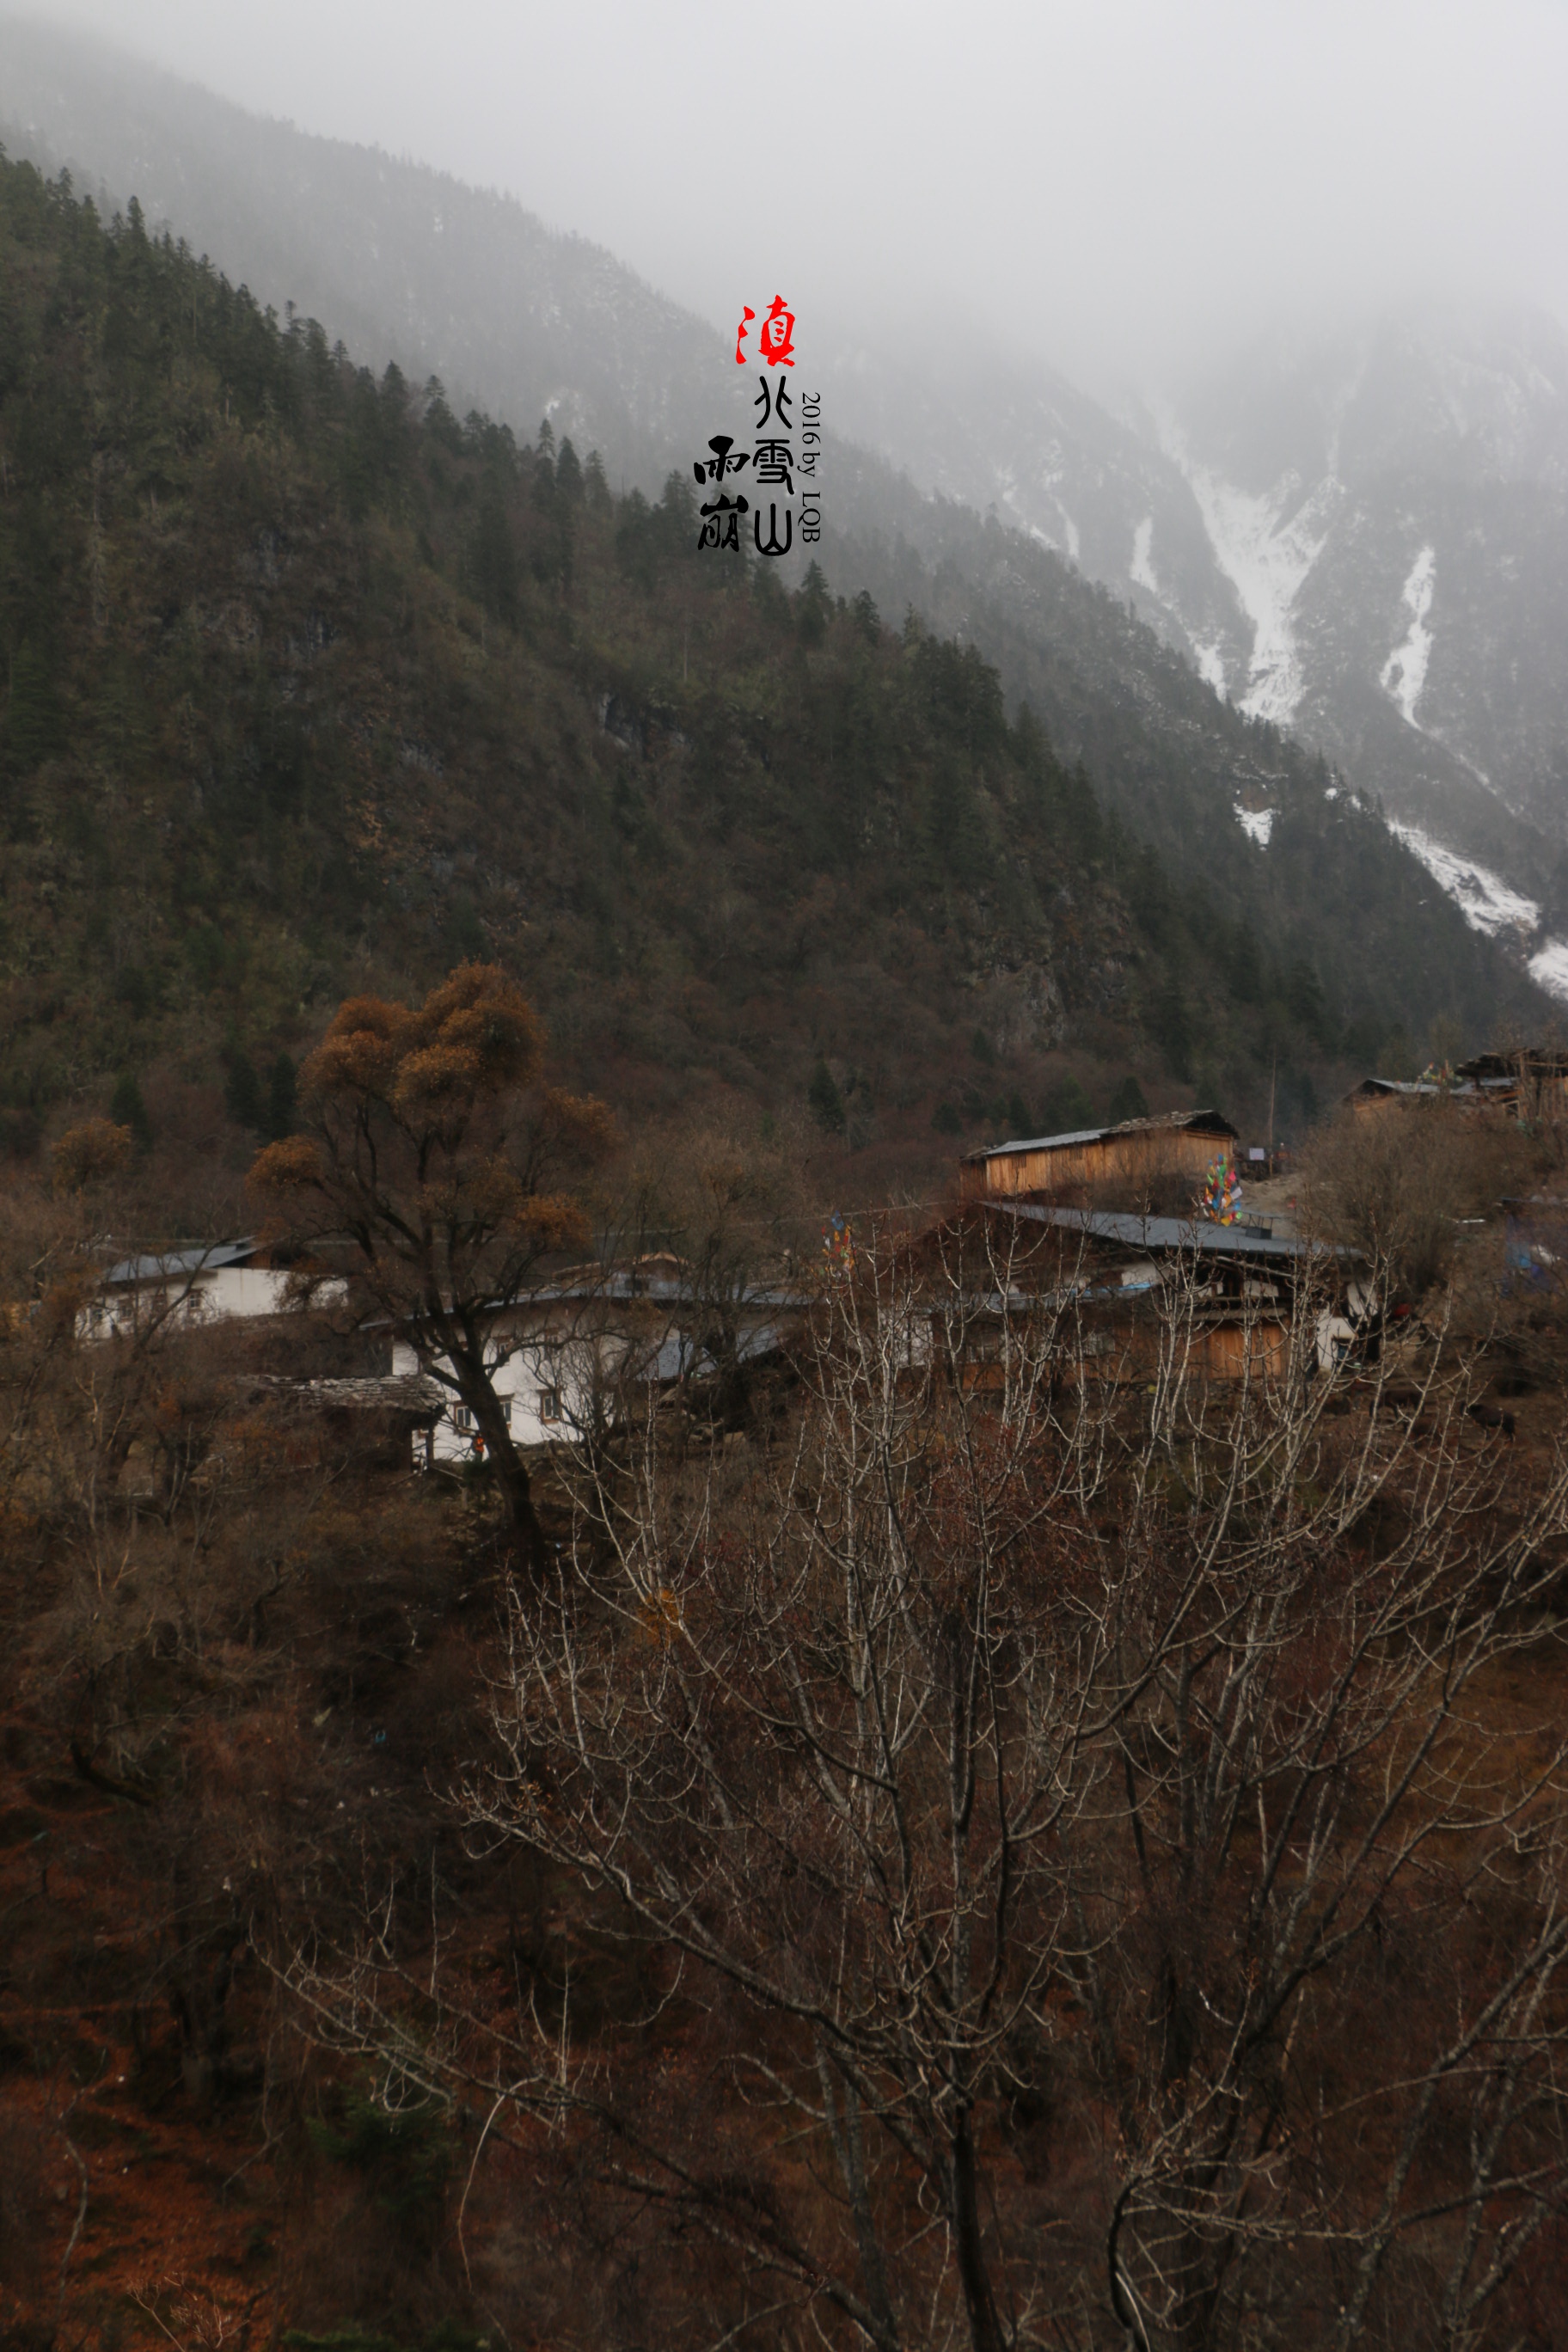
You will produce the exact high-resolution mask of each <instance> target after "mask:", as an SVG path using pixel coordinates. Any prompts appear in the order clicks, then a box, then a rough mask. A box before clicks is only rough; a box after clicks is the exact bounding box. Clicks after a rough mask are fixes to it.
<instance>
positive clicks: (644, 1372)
mask: <svg viewBox="0 0 1568 2352" xmlns="http://www.w3.org/2000/svg"><path fill="white" fill-rule="evenodd" d="M675 1263H676V1262H675V1261H674V1260H672V1259H669V1258H664V1257H660V1258H658V1259H657V1260H654V1261H651V1262H650V1261H643V1262H642V1263H641V1264H639V1265H634V1266H631V1267H629V1268H626V1269H622V1270H618V1271H616V1272H614V1273H605V1274H602V1275H601V1274H595V1275H592V1276H584V1277H582V1278H574V1277H572V1276H568V1277H566V1278H565V1279H563V1281H562V1282H560V1283H558V1284H554V1285H551V1286H546V1287H544V1288H542V1289H540V1290H537V1291H531V1292H530V1293H529V1295H528V1296H527V1297H524V1298H520V1299H518V1300H516V1301H515V1302H513V1303H512V1304H511V1305H510V1306H507V1307H496V1308H495V1309H494V1310H493V1312H492V1317H491V1320H490V1326H489V1335H488V1357H489V1366H490V1377H491V1381H492V1383H493V1385H494V1388H495V1391H496V1394H497V1396H498V1397H500V1399H501V1400H502V1401H503V1402H505V1404H506V1406H507V1417H508V1421H509V1423H510V1430H511V1435H512V1441H513V1443H514V1444H518V1445H523V1446H541V1445H559V1444H566V1443H569V1442H570V1441H571V1440H572V1439H573V1438H574V1437H575V1436H576V1435H577V1434H578V1433H579V1432H580V1431H582V1430H584V1429H585V1428H587V1427H588V1426H590V1425H591V1423H593V1422H594V1420H595V1418H596V1417H598V1416H599V1415H600V1414H603V1413H608V1414H610V1415H612V1416H613V1415H614V1414H615V1413H616V1412H617V1411H619V1410H621V1409H622V1405H623V1400H624V1398H625V1395H626V1391H627V1389H628V1387H640V1388H642V1389H643V1390H644V1391H645V1392H646V1391H647V1389H648V1388H650V1387H654V1386H658V1387H668V1386H669V1385H670V1384H671V1383H673V1382H674V1381H679V1380H681V1379H687V1378H692V1377H697V1378H700V1377H702V1376H703V1374H704V1373H707V1372H711V1371H712V1370H713V1365H712V1362H711V1360H710V1358H709V1356H708V1355H707V1353H706V1350H705V1349H704V1347H703V1342H702V1337H701V1328H702V1326H703V1325H704V1324H705V1323H707V1322H708V1321H710V1313H708V1312H705V1310H704V1302H703V1300H702V1299H701V1297H700V1296H699V1295H698V1294H697V1293H696V1292H694V1291H693V1289H692V1288H691V1286H690V1285H689V1282H688V1281H687V1280H686V1278H685V1276H683V1275H682V1274H681V1273H679V1272H678V1271H673V1270H671V1269H673V1268H674V1266H675ZM806 1303H807V1302H806V1301H805V1299H804V1298H799V1297H795V1296H794V1295H793V1294H789V1293H785V1292H783V1291H773V1290H756V1291H749V1292H747V1293H746V1294H745V1295H744V1297H742V1300H741V1302H740V1304H739V1307H738V1309H732V1310H731V1311H732V1312H734V1313H735V1314H736V1319H737V1321H738V1323H739V1327H740V1338H739V1347H738V1353H739V1354H740V1356H741V1358H742V1361H745V1362H758V1361H760V1360H762V1359H763V1357H764V1356H768V1355H772V1354H773V1353H774V1352H775V1351H776V1350H777V1349H778V1348H779V1347H780V1345H781V1344H782V1340H783V1336H784V1333H783V1318H786V1317H787V1316H788V1315H789V1314H790V1312H791V1310H798V1309H799V1308H802V1307H805V1305H806ZM444 1369H445V1366H444V1364H442V1363H440V1362H437V1364H436V1365H434V1366H432V1367H431V1370H434V1371H435V1372H436V1373H437V1377H438V1376H439V1374H440V1372H441V1371H442V1370H444ZM392 1370H393V1373H394V1376H395V1377H403V1378H407V1377H409V1376H412V1375H413V1374H415V1373H416V1372H418V1371H420V1370H422V1366H421V1362H420V1358H419V1354H418V1351H417V1350H416V1349H415V1348H414V1347H413V1346H412V1344H411V1343H410V1342H409V1341H408V1340H407V1339H401V1338H398V1339H394V1341H393V1347H392ZM447 1400H448V1401H447V1406H446V1409H445V1411H444V1412H442V1414H441V1416H440V1419H439V1420H438V1421H437V1423H436V1425H435V1427H434V1429H433V1430H432V1432H431V1433H430V1438H429V1443H428V1447H427V1450H426V1460H427V1461H429V1462H432V1463H437V1462H451V1463H458V1462H462V1461H465V1460H468V1459H469V1458H470V1457H471V1456H472V1455H473V1454H475V1452H476V1450H477V1449H476V1445H475V1439H476V1437H477V1435H478V1431H477V1430H476V1428H475V1425H474V1421H473V1416H472V1415H471V1413H469V1412H468V1410H467V1408H466V1407H465V1406H463V1405H461V1404H459V1403H458V1401H457V1399H456V1398H455V1397H453V1396H452V1395H451V1393H450V1391H447Z"/></svg>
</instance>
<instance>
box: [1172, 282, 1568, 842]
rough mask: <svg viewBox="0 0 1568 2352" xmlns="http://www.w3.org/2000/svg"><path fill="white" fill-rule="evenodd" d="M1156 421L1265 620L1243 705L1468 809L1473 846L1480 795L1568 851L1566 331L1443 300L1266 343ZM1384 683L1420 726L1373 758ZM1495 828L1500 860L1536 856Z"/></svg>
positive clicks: (1437, 810) (1405, 728) (1407, 788)
mask: <svg viewBox="0 0 1568 2352" xmlns="http://www.w3.org/2000/svg"><path fill="white" fill-rule="evenodd" d="M1150 430H1151V437H1152V438H1154V439H1157V441H1158V443H1159V445H1160V446H1161V447H1162V448H1163V450H1164V451H1165V452H1166V453H1167V454H1168V455H1169V456H1171V457H1173V459H1174V460H1175V462H1176V463H1177V464H1178V465H1179V466H1180V467H1181V468H1182V471H1183V473H1184V476H1185V477H1186V478H1187V479H1188V480H1189V481H1190V482H1191V484H1192V486H1193V488H1194V495H1195V496H1196V497H1197V498H1198V499H1199V503H1200V506H1201V507H1202V509H1203V512H1204V516H1205V522H1206V523H1207V525H1208V528H1209V536H1210V541H1211V543H1212V545H1213V547H1214V549H1215V555H1216V557H1217V559H1218V561H1219V562H1220V564H1221V566H1222V568H1223V569H1224V571H1225V572H1226V576H1227V577H1228V578H1229V579H1230V580H1231V581H1232V583H1234V585H1235V586H1236V588H1237V593H1238V595H1239V596H1240V597H1241V599H1242V601H1243V603H1244V604H1245V605H1246V607H1247V613H1248V616H1249V618H1250V619H1251V620H1252V622H1253V624H1254V629H1253V639H1252V644H1251V646H1250V647H1249V648H1248V650H1247V656H1246V658H1245V660H1244V661H1242V662H1240V663H1237V664H1236V665H1234V666H1232V667H1227V671H1226V688H1227V690H1228V691H1230V692H1231V693H1232V694H1233V695H1235V697H1236V698H1237V701H1238V702H1239V703H1240V704H1241V706H1242V707H1243V708H1244V709H1252V710H1257V711H1259V712H1262V713H1264V714H1266V715H1267V716H1268V717H1269V718H1272V719H1277V720H1279V722H1281V723H1284V724H1289V725H1291V726H1293V727H1296V728H1298V729H1300V730H1302V731H1304V732H1306V733H1307V734H1308V735H1309V736H1310V737H1313V738H1315V739H1316V740H1320V741H1321V742H1323V743H1324V744H1325V745H1326V746H1327V747H1328V748H1329V749H1330V750H1331V751H1332V752H1334V753H1335V754H1336V755H1338V756H1339V757H1341V758H1343V759H1345V760H1347V761H1355V762H1357V763H1358V764H1359V765H1360V766H1361V767H1362V769H1363V782H1367V783H1369V784H1373V785H1374V786H1375V787H1376V788H1377V789H1379V790H1380V791H1382V792H1383V793H1384V797H1385V798H1386V799H1387V800H1388V801H1389V802H1390V804H1391V805H1394V806H1398V807H1401V808H1402V809H1403V810H1404V811H1405V813H1406V814H1408V815H1409V816H1410V817H1411V818H1412V819H1413V820H1414V819H1415V818H1423V819H1426V820H1429V821H1431V822H1436V823H1440V824H1444V825H1447V826H1452V825H1453V824H1456V823H1458V824H1459V825H1460V827H1461V829H1462V830H1465V831H1467V833H1468V835H1469V836H1470V837H1468V838H1467V839H1466V840H1465V841H1464V842H1462V843H1461V844H1460V845H1461V846H1462V847H1466V848H1474V847H1479V846H1480V845H1481V842H1480V837H1479V836H1480V835H1481V834H1484V832H1485V830H1486V828H1487V826H1488V824H1489V823H1490V821H1491V820H1490V818H1489V813H1488V811H1487V809H1486V805H1485V803H1487V802H1488V801H1491V802H1495V803H1500V804H1501V806H1502V808H1503V809H1504V810H1506V811H1509V812H1510V813H1511V814H1512V815H1513V816H1514V817H1516V818H1519V819H1522V820H1523V821H1524V822H1525V824H1527V825H1528V826H1531V827H1533V828H1539V829H1540V831H1541V832H1542V833H1544V834H1546V835H1548V836H1549V837H1551V838H1554V839H1555V840H1556V841H1558V842H1559V843H1560V844H1563V845H1568V627H1565V622H1568V336H1564V334H1563V332H1562V331H1561V330H1560V329H1559V328H1558V327H1557V326H1556V325H1555V324H1554V322H1553V321H1552V320H1549V319H1546V318H1544V317H1542V316H1541V315H1539V314H1535V313H1531V312H1519V311H1512V312H1498V313H1494V314H1491V315H1485V314H1482V313H1479V312H1470V313H1460V312H1456V311H1430V312H1427V313H1425V314H1423V315H1421V316H1419V317H1406V318H1385V319H1382V320H1376V321H1373V322H1372V323H1369V324H1367V325H1365V326H1363V328H1361V329H1360V330H1358V331H1355V332H1353V333H1345V334H1342V335H1338V336H1328V337H1323V338H1321V339H1318V340H1316V341H1309V340H1297V341H1288V340H1285V339H1282V338H1273V339H1270V340H1269V341H1267V342H1265V343H1263V344H1260V345H1259V346H1258V347H1257V348H1256V349H1255V350H1254V351H1253V352H1250V353H1249V354H1247V355H1246V356H1245V357H1243V358H1242V359H1240V360H1237V361H1234V362H1231V363H1230V364H1229V365H1228V366H1227V367H1226V369H1225V370H1224V371H1223V372H1222V373H1217V374H1216V375H1215V377H1214V378H1212V379H1211V380H1210V381H1209V382H1207V383H1202V384H1198V385H1196V386H1189V387H1187V388H1186V390H1185V391H1184V394H1182V395H1181V396H1180V397H1179V398H1178V399H1176V400H1174V401H1173V402H1171V403H1170V404H1166V405H1164V406H1162V407H1160V408H1157V409H1152V411H1151V425H1150ZM1368 689H1371V690H1372V691H1373V693H1375V694H1376V695H1377V696H1379V697H1380V698H1382V700H1383V702H1384V704H1385V705H1386V707H1387V709H1388V710H1389V711H1390V712H1391V713H1392V715H1393V716H1394V719H1395V720H1396V721H1397V723H1398V730H1400V732H1401V733H1402V734H1403V735H1404V737H1405V740H1404V741H1403V742H1402V743H1401V742H1400V741H1399V740H1398V736H1397V735H1395V734H1390V733H1387V732H1386V731H1384V732H1383V736H1382V740H1380V742H1379V743H1378V745H1377V751H1378V754H1379V759H1380V768H1379V771H1378V772H1375V773H1373V772H1367V771H1366V770H1365V751H1366V748H1367V746H1366V735H1367V727H1366V720H1365V715H1364V708H1363V706H1364V701H1365V695H1366V691H1367V690H1368ZM1434 771H1435V772H1436V785H1435V787H1434V782H1433V772H1434ZM1467 780H1468V781H1467ZM1440 803H1446V805H1439V804H1440ZM1491 847H1492V850H1493V853H1494V854H1501V855H1502V856H1504V859H1505V863H1509V862H1512V860H1513V859H1514V858H1515V857H1516V856H1524V857H1525V858H1527V859H1529V860H1531V861H1532V862H1533V860H1534V859H1535V858H1536V857H1538V856H1539V851H1538V849H1537V848H1536V847H1535V846H1534V845H1532V844H1530V843H1529V842H1527V841H1525V840H1524V839H1522V838H1521V841H1520V842H1518V843H1517V844H1516V845H1515V846H1514V849H1513V850H1512V851H1510V850H1509V849H1508V848H1507V847H1506V846H1504V845H1500V844H1499V843H1498V842H1496V841H1495V840H1494V842H1493V843H1492V844H1491ZM1515 878H1516V879H1520V878H1522V875H1521V870H1520V869H1517V868H1516V871H1515Z"/></svg>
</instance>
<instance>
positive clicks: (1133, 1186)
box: [959, 1110, 1237, 1207]
mask: <svg viewBox="0 0 1568 2352" xmlns="http://www.w3.org/2000/svg"><path fill="white" fill-rule="evenodd" d="M1236 1140H1237V1133H1236V1129H1235V1128H1234V1127H1232V1125H1231V1123H1230V1121H1229V1120H1228V1119H1227V1118H1222V1117H1221V1116H1220V1113H1219V1112H1218V1111H1217V1110H1178V1111H1167V1112H1165V1113H1164V1114H1163V1115H1162V1116H1160V1117H1157V1118H1128V1119H1123V1120H1121V1123H1120V1125H1118V1126H1115V1127H1090V1128H1083V1129H1079V1130H1077V1131H1075V1132H1074V1133H1071V1134H1068V1135H1040V1136H1036V1137H1034V1138H1033V1139H1030V1140H1026V1141H1021V1142H1011V1143H996V1144H993V1145H992V1146H991V1148H990V1149H989V1150H984V1151H972V1152H970V1153H969V1155H968V1156H967V1158H966V1159H965V1160H963V1162H962V1164H961V1167H960V1171H959V1184H960V1192H961V1194H962V1197H963V1199H964V1200H965V1201H984V1200H998V1199H1000V1200H1013V1199H1019V1198H1031V1199H1037V1200H1054V1201H1064V1202H1066V1201H1074V1202H1078V1203H1079V1205H1080V1206H1089V1205H1092V1204H1095V1203H1098V1202H1107V1203H1109V1202H1110V1200H1111V1199H1113V1198H1115V1199H1119V1200H1126V1201H1127V1202H1128V1203H1129V1205H1131V1204H1132V1202H1134V1201H1136V1202H1137V1203H1138V1205H1141V1206H1142V1205H1144V1204H1146V1203H1149V1204H1152V1202H1154V1201H1155V1200H1156V1199H1157V1197H1158V1196H1160V1195H1161V1194H1163V1193H1168V1192H1172V1191H1173V1190H1174V1192H1177V1193H1179V1194H1182V1195H1184V1197H1185V1198H1188V1199H1190V1198H1191V1197H1192V1196H1193V1195H1194V1194H1195V1193H1196V1192H1197V1191H1198V1190H1199V1188H1200V1186H1201V1185H1202V1183H1203V1181H1204V1178H1205V1174H1206V1173H1207V1171H1208V1169H1209V1168H1210V1166H1211V1165H1212V1163H1213V1162H1214V1160H1215V1159H1216V1158H1219V1157H1222V1156H1224V1155H1226V1154H1228V1153H1229V1152H1230V1151H1231V1150H1232V1149H1233V1148H1234V1146H1235V1143H1236ZM1163 1204H1164V1205H1169V1206H1171V1207H1174V1206H1175V1205H1176V1203H1175V1201H1174V1200H1172V1201H1170V1202H1168V1203H1163Z"/></svg>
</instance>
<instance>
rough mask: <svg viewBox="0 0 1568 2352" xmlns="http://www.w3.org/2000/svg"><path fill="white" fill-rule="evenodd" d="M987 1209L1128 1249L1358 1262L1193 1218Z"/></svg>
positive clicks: (993, 1204)
mask: <svg viewBox="0 0 1568 2352" xmlns="http://www.w3.org/2000/svg"><path fill="white" fill-rule="evenodd" d="M985 1206H986V1208H987V1209H989V1210H992V1211H994V1213H997V1214H999V1215H1002V1216H1006V1217H1021V1218H1024V1219H1026V1221H1027V1222H1028V1223H1030V1224H1036V1225H1055V1226H1056V1227H1057V1228H1058V1231H1060V1232H1063V1233H1075V1234H1083V1235H1084V1237H1085V1239H1086V1240H1089V1241H1097V1242H1120V1243H1121V1244H1123V1245H1124V1246H1125V1247H1127V1248H1129V1249H1164V1250H1194V1251H1196V1252H1198V1253H1199V1254H1203V1253H1205V1252H1206V1253H1207V1254H1208V1255H1210V1256H1220V1257H1273V1258H1287V1257H1289V1258H1303V1257H1360V1256H1361V1255H1362V1253H1361V1251H1360V1250H1357V1249H1350V1248H1348V1247H1346V1246H1345V1245H1344V1244H1342V1243H1338V1242H1311V1241H1302V1240H1300V1238H1299V1237H1298V1236H1296V1235H1292V1234H1265V1233H1262V1232H1260V1231H1259V1230H1258V1228H1257V1227H1248V1226H1247V1225H1211V1224H1208V1223H1205V1222H1204V1221H1202V1220H1199V1219H1194V1218H1192V1217H1140V1216H1135V1215H1131V1214H1128V1213H1124V1212H1122V1211H1121V1210H1118V1209H1042V1208H1037V1207H1036V1206H1035V1205H1034V1204H1033V1203H1032V1202H1026V1201H1008V1200H999V1201H987V1202H986V1203H985Z"/></svg>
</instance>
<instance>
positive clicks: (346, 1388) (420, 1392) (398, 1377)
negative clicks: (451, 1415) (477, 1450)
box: [251, 1372, 449, 1421]
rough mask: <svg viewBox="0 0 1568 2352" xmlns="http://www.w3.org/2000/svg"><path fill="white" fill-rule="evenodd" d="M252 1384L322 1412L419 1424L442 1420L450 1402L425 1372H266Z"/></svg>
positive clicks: (273, 1394)
mask: <svg viewBox="0 0 1568 2352" xmlns="http://www.w3.org/2000/svg"><path fill="white" fill-rule="evenodd" d="M251 1385H252V1387H253V1388H254V1389H255V1390H256V1391H258V1392H260V1393H263V1394H265V1395H268V1396H276V1397H279V1398H281V1399H283V1400H284V1401H285V1402H288V1403H290V1404H298V1405H304V1406H312V1407H315V1408H318V1409H319V1410H321V1411H322V1412H331V1411H332V1410H333V1409H342V1408H344V1407H347V1408H350V1409H353V1408H355V1407H357V1408H359V1409H360V1410H362V1411H366V1412H403V1413H408V1414H410V1415H411V1416H412V1417H413V1418H414V1419H415V1420H416V1421H437V1420H439V1418H440V1416H441V1414H442V1413H443V1412H445V1410H446V1408H447V1403H448V1402H449V1399H448V1397H447V1391H446V1390H445V1389H444V1388H443V1387H442V1385H441V1383H440V1381H433V1380H432V1379H430V1377H429V1375H428V1374H427V1373H424V1372H393V1373H389V1374H388V1373H384V1374H380V1375H368V1376H366V1377H364V1378H362V1379H359V1380H336V1381H298V1380H289V1379H287V1378H285V1377H284V1376H283V1375H282V1374H280V1373H276V1372H264V1373H260V1374H258V1377H257V1378H256V1379H255V1381H253V1382H252V1383H251Z"/></svg>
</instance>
